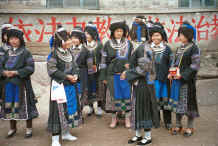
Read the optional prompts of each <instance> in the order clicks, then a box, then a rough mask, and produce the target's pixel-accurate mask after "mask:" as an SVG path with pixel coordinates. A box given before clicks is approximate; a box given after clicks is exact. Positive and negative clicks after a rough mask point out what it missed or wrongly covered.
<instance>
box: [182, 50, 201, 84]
mask: <svg viewBox="0 0 218 146" xmlns="http://www.w3.org/2000/svg"><path fill="white" fill-rule="evenodd" d="M199 69H200V50H199V48H195V50H194V51H193V54H192V55H191V64H190V66H189V67H188V68H186V69H185V70H184V71H183V72H181V76H182V78H183V79H184V80H186V81H188V80H190V79H192V78H194V77H195V75H196V73H197V72H198V70H199Z"/></svg>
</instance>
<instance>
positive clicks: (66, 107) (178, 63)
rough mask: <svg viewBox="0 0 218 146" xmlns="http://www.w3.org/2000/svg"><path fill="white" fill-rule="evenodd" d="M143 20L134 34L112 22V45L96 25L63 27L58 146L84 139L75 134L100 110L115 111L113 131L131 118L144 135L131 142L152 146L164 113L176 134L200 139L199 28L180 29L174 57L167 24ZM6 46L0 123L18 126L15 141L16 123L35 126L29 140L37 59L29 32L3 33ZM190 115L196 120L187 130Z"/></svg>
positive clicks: (50, 62)
mask: <svg viewBox="0 0 218 146" xmlns="http://www.w3.org/2000/svg"><path fill="white" fill-rule="evenodd" d="M143 20H145V19H144V17H142V16H138V17H136V19H135V22H134V23H133V26H132V29H131V31H129V27H128V25H127V24H126V23H125V21H122V22H115V23H112V24H111V25H110V32H111V36H110V39H109V40H108V41H107V42H106V43H105V44H104V45H103V44H102V42H101V40H100V39H99V36H98V31H97V28H96V27H95V25H93V24H92V23H91V22H90V23H88V24H87V26H86V27H85V29H84V30H82V28H80V27H75V28H73V29H72V31H71V32H67V31H66V29H65V28H63V27H62V26H58V28H57V31H56V32H55V33H54V35H53V37H52V38H51V40H50V44H51V48H52V51H51V53H50V55H49V56H48V59H47V69H48V74H49V76H50V77H51V92H50V93H51V94H50V105H49V117H48V131H49V132H51V134H52V146H61V144H60V138H61V139H62V140H70V141H75V140H77V137H75V136H72V135H71V134H70V128H74V127H77V126H79V125H80V124H82V123H83V121H84V120H85V119H84V114H85V113H88V114H91V112H92V111H93V113H95V115H97V116H102V114H103V113H104V111H105V112H107V113H111V119H112V120H111V124H110V126H109V127H110V128H116V127H117V124H118V121H119V118H120V115H121V116H124V119H125V120H124V121H125V127H126V128H131V127H132V128H133V129H134V130H135V131H136V134H135V136H134V137H133V138H131V139H129V140H128V143H129V144H133V143H136V144H137V145H146V144H149V143H151V142H152V138H151V128H153V127H155V128H158V127H159V126H160V110H163V111H164V112H163V113H164V123H165V127H166V128H167V129H168V130H170V132H171V133H172V134H173V135H175V134H178V133H179V132H181V131H183V134H184V136H191V135H192V134H193V128H194V127H193V122H194V118H195V117H198V116H199V113H198V107H197V101H196V84H195V83H196V74H197V71H198V70H199V65H200V50H199V48H198V47H197V45H196V44H195V43H194V40H193V39H194V33H195V29H194V28H193V27H192V26H191V25H190V24H189V23H188V22H184V23H183V24H182V25H181V26H180V28H179V31H178V37H179V40H180V42H181V43H182V45H181V46H180V47H179V48H178V49H177V50H176V52H175V54H174V53H173V52H172V50H171V48H170V47H169V46H168V45H167V35H166V32H165V30H164V27H163V25H161V24H160V23H153V22H149V23H145V21H143ZM129 35H130V37H129ZM2 42H3V45H2V47H1V48H0V55H1V58H0V77H1V81H0V85H1V94H0V95H1V96H0V100H1V110H0V117H1V118H2V119H5V120H10V125H11V126H10V131H9V132H8V135H7V138H10V137H13V136H14V134H15V133H16V130H17V129H16V120H26V121H27V130H26V134H25V137H26V138H29V137H31V136H32V124H31V123H32V119H33V118H36V117H37V116H38V112H37V109H36V106H35V104H36V100H35V97H34V92H33V89H32V86H31V80H30V76H31V75H32V73H33V72H34V61H33V59H32V55H31V53H30V52H29V51H28V49H26V47H25V43H24V39H23V32H22V31H20V30H17V29H15V28H13V27H12V26H11V25H10V24H5V25H4V26H3V27H2ZM136 46H137V47H136ZM57 90H58V91H59V93H58V97H57V93H56V91H57ZM171 111H173V112H176V126H172V121H171ZM183 115H186V116H188V124H187V128H185V129H184V128H183V126H182V124H181V120H182V116H183ZM141 130H144V135H143V136H142V132H141Z"/></svg>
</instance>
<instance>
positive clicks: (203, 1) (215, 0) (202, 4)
mask: <svg viewBox="0 0 218 146" xmlns="http://www.w3.org/2000/svg"><path fill="white" fill-rule="evenodd" d="M192 3H193V2H192V0H189V6H188V7H186V6H184V7H182V6H181V5H182V0H179V3H178V4H179V5H178V6H179V8H195V7H193V6H192ZM216 3H217V0H213V5H212V6H206V0H200V7H199V8H216Z"/></svg>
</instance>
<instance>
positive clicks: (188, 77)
mask: <svg viewBox="0 0 218 146" xmlns="http://www.w3.org/2000/svg"><path fill="white" fill-rule="evenodd" d="M194 31H195V30H194V29H193V27H191V26H190V25H186V24H183V25H182V26H181V27H180V28H179V30H178V37H179V40H180V42H181V43H182V45H181V46H180V47H179V48H178V49H177V50H176V54H175V57H174V60H173V65H172V66H173V67H174V68H171V69H170V72H171V73H170V74H169V75H168V78H169V79H171V80H173V81H172V88H171V98H172V99H171V106H172V107H173V109H174V111H175V112H176V127H174V128H173V129H172V134H173V135H176V134H177V133H178V132H180V131H181V130H182V127H183V126H182V123H181V120H182V117H183V116H184V115H186V116H187V117H188V121H187V122H188V123H187V128H186V129H183V132H184V136H187V137H189V136H191V135H192V134H193V128H194V125H193V123H194V119H195V118H196V117H199V112H198V104H197V99H196V75H197V72H198V70H199V68H200V49H199V48H198V47H197V45H196V44H195V43H194V42H193V38H194ZM173 70H176V73H173V72H174V71H173Z"/></svg>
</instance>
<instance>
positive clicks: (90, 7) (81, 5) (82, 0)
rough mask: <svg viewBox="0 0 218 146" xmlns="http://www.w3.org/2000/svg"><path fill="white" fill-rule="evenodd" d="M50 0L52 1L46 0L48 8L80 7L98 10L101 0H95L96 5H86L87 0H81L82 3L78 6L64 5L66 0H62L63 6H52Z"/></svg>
mask: <svg viewBox="0 0 218 146" xmlns="http://www.w3.org/2000/svg"><path fill="white" fill-rule="evenodd" d="M49 1H52V0H46V8H69V9H70V8H78V9H93V10H98V9H99V0H95V1H96V6H95V7H92V6H85V5H84V4H85V0H79V1H80V5H79V6H78V7H77V6H76V7H64V0H61V1H62V7H51V6H50V5H49Z"/></svg>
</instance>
